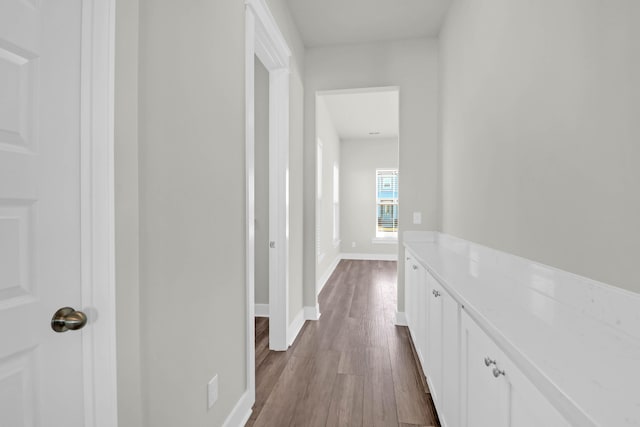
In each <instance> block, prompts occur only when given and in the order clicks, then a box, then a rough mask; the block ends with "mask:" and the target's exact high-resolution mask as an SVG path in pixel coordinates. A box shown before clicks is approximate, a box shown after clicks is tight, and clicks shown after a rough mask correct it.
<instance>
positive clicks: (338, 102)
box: [318, 88, 399, 139]
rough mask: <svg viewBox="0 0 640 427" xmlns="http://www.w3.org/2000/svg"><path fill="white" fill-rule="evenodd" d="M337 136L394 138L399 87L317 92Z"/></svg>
mask: <svg viewBox="0 0 640 427" xmlns="http://www.w3.org/2000/svg"><path fill="white" fill-rule="evenodd" d="M318 96H321V97H322V99H323V100H324V102H325V105H326V106H327V110H328V111H329V116H330V117H331V121H332V122H333V126H334V128H335V129H336V133H337V134H338V137H339V138H340V139H380V138H397V137H398V133H399V94H398V90H397V89H395V88H393V89H391V88H389V89H371V90H370V91H369V90H365V91H363V90H358V91H340V92H324V93H319V94H318Z"/></svg>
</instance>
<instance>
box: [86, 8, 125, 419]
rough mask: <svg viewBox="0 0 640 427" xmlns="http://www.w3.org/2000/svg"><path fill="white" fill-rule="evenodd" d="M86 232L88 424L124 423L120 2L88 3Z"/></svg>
mask: <svg viewBox="0 0 640 427" xmlns="http://www.w3.org/2000/svg"><path fill="white" fill-rule="evenodd" d="M81 43H82V44H81V73H80V75H81V82H80V85H81V90H80V93H81V99H80V115H81V119H80V120H81V122H80V123H81V124H80V141H81V153H80V167H81V172H80V174H81V175H80V180H81V183H80V206H81V213H80V227H81V236H82V237H81V242H80V245H81V283H82V284H81V293H82V307H83V310H85V312H86V314H87V315H88V317H89V322H90V323H91V324H90V327H87V328H85V329H83V330H82V346H83V353H84V358H83V359H84V361H83V367H82V369H83V377H84V405H85V423H84V425H86V426H91V427H108V426H114V425H117V424H118V408H117V366H116V303H115V301H116V300H115V235H114V227H115V215H114V206H115V202H114V176H115V175H114V158H113V156H114V81H115V79H114V64H115V59H114V58H115V57H114V47H115V0H83V2H82V41H81Z"/></svg>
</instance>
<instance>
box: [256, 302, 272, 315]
mask: <svg viewBox="0 0 640 427" xmlns="http://www.w3.org/2000/svg"><path fill="white" fill-rule="evenodd" d="M254 316H255V317H269V304H256V308H255V314H254Z"/></svg>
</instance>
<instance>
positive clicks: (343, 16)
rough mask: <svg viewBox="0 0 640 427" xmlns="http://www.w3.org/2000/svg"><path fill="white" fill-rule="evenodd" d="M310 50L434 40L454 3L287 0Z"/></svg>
mask: <svg viewBox="0 0 640 427" xmlns="http://www.w3.org/2000/svg"><path fill="white" fill-rule="evenodd" d="M287 3H288V5H289V9H290V10H291V14H292V15H293V19H294V21H295V22H296V25H297V27H298V30H299V31H300V33H301V36H302V40H303V41H304V44H305V45H306V46H308V47H314V46H326V45H336V44H349V43H364V42H378V41H385V40H400V39H409V38H416V37H435V36H437V35H438V33H439V32H440V26H441V25H442V21H443V20H444V16H445V14H446V12H447V10H448V8H449V5H450V3H451V0H287Z"/></svg>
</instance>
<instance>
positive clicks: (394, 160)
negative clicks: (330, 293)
mask: <svg viewBox="0 0 640 427" xmlns="http://www.w3.org/2000/svg"><path fill="white" fill-rule="evenodd" d="M340 161H341V171H340V178H341V182H340V216H341V219H340V224H341V228H342V245H341V252H342V253H357V254H397V253H398V245H397V244H374V243H372V242H371V239H373V238H374V237H376V222H377V215H376V169H397V168H398V139H397V138H393V139H370V138H369V139H343V140H341V141H340ZM352 242H355V244H356V247H355V248H354V247H352Z"/></svg>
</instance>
